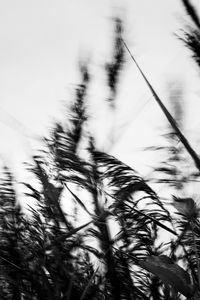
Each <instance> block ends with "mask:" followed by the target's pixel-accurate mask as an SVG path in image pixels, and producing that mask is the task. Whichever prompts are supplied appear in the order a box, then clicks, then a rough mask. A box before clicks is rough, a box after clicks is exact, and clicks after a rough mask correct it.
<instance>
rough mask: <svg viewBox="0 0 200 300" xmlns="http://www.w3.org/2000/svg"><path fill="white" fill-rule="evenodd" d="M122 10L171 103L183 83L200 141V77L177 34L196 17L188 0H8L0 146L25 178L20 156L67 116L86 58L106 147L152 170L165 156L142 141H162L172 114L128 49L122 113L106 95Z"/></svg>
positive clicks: (132, 44) (2, 28)
mask: <svg viewBox="0 0 200 300" xmlns="http://www.w3.org/2000/svg"><path fill="white" fill-rule="evenodd" d="M197 2H198V1H194V3H197ZM116 15H117V16H120V17H122V19H123V20H124V21H125V22H124V25H125V39H126V42H127V44H128V46H129V48H130V50H131V51H132V52H133V54H134V55H135V57H136V59H137V60H138V62H139V64H140V66H141V68H142V69H143V70H144V72H145V74H146V75H147V77H148V78H149V80H150V81H151V83H152V85H153V86H154V88H155V89H156V91H157V92H158V94H159V95H160V96H161V99H162V100H163V102H164V103H165V104H166V105H167V106H168V107H170V106H169V103H168V97H169V91H168V86H169V83H172V82H178V83H179V84H180V85H181V86H182V88H183V99H184V104H183V105H184V107H185V108H186V109H185V110H186V112H187V117H186V129H185V134H186V136H187V137H188V138H189V140H191V144H192V145H194V146H195V147H197V146H198V143H199V137H198V136H199V128H200V123H199V117H198V115H199V109H200V104H199V103H200V102H199V101H200V100H199V99H200V88H199V80H200V78H199V77H198V76H199V74H198V70H197V68H196V66H195V64H194V62H193V61H192V60H191V58H190V53H189V52H188V50H187V49H185V48H184V45H183V43H182V42H181V41H180V40H178V38H177V37H176V36H175V34H178V35H181V34H182V32H181V29H182V28H183V26H184V25H185V24H186V23H187V20H188V19H187V16H186V14H185V11H184V9H183V7H182V5H181V1H174V0H168V1H165V0H148V1H147V0H146V1H145V0H123V1H116V0H115V1H114V0H113V1H111V0H110V1H108V0H95V1H94V0H59V1H55V0H34V1H27V0H18V1H15V0H7V1H1V2H0V66H1V68H0V141H1V142H0V154H1V157H2V159H3V161H5V162H6V163H8V164H9V165H10V166H11V167H12V168H13V170H14V172H15V175H16V177H17V179H18V180H21V179H22V178H23V171H22V167H21V162H22V161H24V160H27V159H29V158H30V156H31V154H32V153H33V152H32V151H33V149H35V148H36V147H39V145H40V142H39V140H40V138H41V137H42V136H43V135H45V134H47V133H48V130H49V128H50V126H51V125H52V122H53V120H56V119H62V118H63V107H64V106H63V105H64V103H67V102H68V101H69V100H70V99H71V97H72V94H73V90H74V87H75V84H77V83H79V77H78V60H79V59H80V58H87V59H89V62H90V70H91V75H92V82H91V88H90V91H89V98H90V103H91V113H92V120H93V122H92V130H93V132H94V133H95V135H96V136H98V146H99V147H100V148H101V149H103V150H105V151H109V152H110V153H112V154H113V155H116V156H117V157H119V158H120V159H121V160H123V161H124V162H126V163H128V164H130V165H131V166H132V167H134V168H136V169H138V170H139V171H140V172H141V173H142V174H144V175H145V174H146V173H147V172H148V171H149V169H150V168H151V166H153V164H154V162H155V161H156V155H157V154H155V153H148V152H146V151H145V152H144V151H143V148H144V147H147V146H153V145H156V144H157V145H159V143H162V138H161V134H162V133H163V129H166V126H167V125H166V124H167V121H165V118H164V116H163V115H162V112H161V111H160V109H159V107H158V106H157V104H156V103H155V102H154V100H153V98H152V96H151V94H150V93H149V91H148V88H147V87H146V85H145V83H144V82H143V80H142V78H141V76H140V74H139V73H138V71H137V69H136V67H135V65H134V64H133V62H132V61H131V59H130V57H129V56H128V54H126V63H125V69H124V70H123V71H122V74H121V78H120V87H119V93H118V96H117V110H116V113H115V115H114V114H113V113H111V111H110V109H109V108H108V104H106V102H105V99H106V97H108V90H107V89H106V88H105V84H106V78H105V72H104V69H103V68H104V64H105V62H108V61H109V58H111V57H112V38H113V24H112V22H111V19H112V17H114V16H116ZM113 122H114V125H113ZM113 129H114V131H113ZM111 141H112V143H111ZM197 150H198V149H197Z"/></svg>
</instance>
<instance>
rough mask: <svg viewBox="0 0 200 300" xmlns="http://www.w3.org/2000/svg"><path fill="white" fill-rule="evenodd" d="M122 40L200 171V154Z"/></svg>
mask: <svg viewBox="0 0 200 300" xmlns="http://www.w3.org/2000/svg"><path fill="white" fill-rule="evenodd" d="M122 41H123V44H124V46H125V48H126V49H127V51H128V53H129V54H130V56H131V58H132V60H133V61H134V63H135V65H136V67H137V68H138V70H139V72H140V74H141V75H142V77H143V79H144V81H145V82H146V84H147V86H148V87H149V89H150V91H151V92H152V94H153V96H154V99H155V100H156V102H157V103H158V105H159V106H160V108H161V110H162V111H163V113H164V115H165V116H166V118H167V120H168V121H169V123H170V125H171V126H172V128H173V129H174V131H175V133H176V135H177V137H178V138H179V139H180V141H181V142H182V144H183V145H184V147H185V148H186V150H187V152H188V153H189V154H190V156H191V157H192V159H193V161H194V163H195V165H196V167H197V169H198V170H199V171H200V159H199V156H198V155H197V153H196V152H195V151H194V149H193V148H192V147H191V145H190V143H189V142H188V140H187V139H186V137H185V136H184V135H183V133H182V132H181V130H180V129H179V127H178V126H177V124H176V121H175V120H174V118H173V117H172V115H171V114H170V112H169V111H168V109H167V108H166V107H165V105H164V104H163V102H162V101H161V99H160V98H159V96H158V95H157V93H156V91H155V90H154V88H153V87H152V85H151V84H150V82H149V80H148V79H147V77H146V76H145V74H144V73H143V71H142V69H141V68H140V66H139V64H138V63H137V61H136V59H135V58H134V56H133V54H132V53H131V51H130V50H129V48H128V46H127V44H126V43H125V41H124V40H122Z"/></svg>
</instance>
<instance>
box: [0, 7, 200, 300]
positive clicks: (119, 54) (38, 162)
mask: <svg viewBox="0 0 200 300" xmlns="http://www.w3.org/2000/svg"><path fill="white" fill-rule="evenodd" d="M183 3H184V5H185V8H186V9H187V11H188V13H189V14H190V16H191V18H192V20H193V21H194V25H195V26H197V27H198V26H199V21H198V20H199V19H198V16H197V15H196V13H195V10H194V8H193V7H192V5H191V4H190V2H189V1H183ZM122 32H123V31H122V22H121V21H120V20H119V19H116V39H115V43H116V47H119V48H118V50H117V51H115V54H114V60H113V62H112V63H110V64H109V65H108V66H109V67H108V68H107V72H108V73H107V75H108V84H109V87H110V89H111V94H112V105H113V101H114V99H115V97H114V96H115V93H116V91H117V89H116V85H117V83H118V79H119V70H120V69H121V68H122V65H123V61H124V49H125V48H123V47H122V46H123V40H122V38H123V37H122ZM197 33H198V34H199V28H195V29H191V31H190V32H189V33H187V34H186V35H185V42H186V43H187V45H188V46H189V47H190V48H191V49H192V51H193V53H194V55H195V60H196V61H197V62H198V59H200V53H199V52H198V51H199V50H198V47H199V46H198V45H199V40H197ZM191 40H193V42H194V44H193V43H191ZM125 45H126V44H125ZM197 50H198V51H197ZM137 66H138V65H137ZM138 67H139V66H138ZM140 71H141V69H140ZM80 73H81V78H82V79H81V83H80V84H79V85H78V86H77V88H76V93H75V100H74V102H73V104H72V106H71V107H70V116H69V122H68V124H67V125H62V124H56V125H55V127H54V129H53V130H52V135H51V138H49V139H46V140H45V143H46V151H45V152H44V154H43V155H38V156H35V157H34V158H33V161H34V163H33V164H32V165H31V167H30V171H31V172H32V173H33V174H34V175H35V177H36V179H37V184H36V185H34V184H30V183H24V186H25V188H26V192H25V195H26V196H27V197H32V198H34V199H35V201H36V205H35V206H34V207H32V208H30V212H31V214H30V216H29V217H28V216H26V215H24V214H22V211H21V207H20V205H19V204H17V203H18V202H17V197H16V193H15V185H14V179H13V177H12V175H11V172H10V171H9V170H8V169H7V168H6V167H5V169H4V171H3V173H2V176H1V181H0V237H1V238H0V267H1V268H0V297H1V299H13V300H22V299H33V300H34V299H35V300H45V299H50V300H51V299H52V300H56V299H57V300H60V299H63V300H64V299H68V300H70V299H71V300H75V299H80V300H83V299H85V300H86V299H88V300H89V299H97V300H98V299H99V300H100V299H113V300H114V299H115V300H120V299H130V300H131V299H155V300H158V299H160V300H161V299H166V300H167V299H183V298H187V299H199V288H200V285H199V283H200V261H199V257H200V223H199V211H198V207H197V205H196V204H195V202H194V200H193V199H192V198H180V197H178V195H177V196H174V197H173V205H174V207H175V208H176V210H177V211H178V213H179V218H177V217H174V216H171V214H170V213H169V211H168V210H167V209H166V207H165V205H164V204H163V203H162V201H161V199H160V198H159V195H157V194H156V193H155V192H154V191H153V189H152V188H151V187H150V185H149V184H148V183H147V182H145V180H144V179H143V178H142V177H141V176H139V175H138V173H137V172H136V171H135V170H133V169H132V168H130V167H129V166H127V165H126V164H124V163H123V162H121V161H119V160H118V159H117V158H115V157H113V156H111V155H108V154H106V153H103V152H100V151H99V150H98V149H96V146H95V139H94V137H92V136H90V134H89V132H87V134H86V132H85V131H86V128H87V126H84V125H85V123H87V112H86V110H87V105H86V99H87V90H88V87H89V84H90V76H89V70H88V66H87V65H85V64H81V68H80ZM143 75H144V74H143ZM144 79H145V80H146V82H147V84H148V86H149V88H150V89H151V91H152V92H153V95H154V97H155V100H156V101H157V102H158V104H159V105H160V107H161V109H162V110H163V112H164V114H165V115H166V117H167V119H168V121H169V123H170V124H171V126H172V129H173V134H172V135H171V137H174V135H176V136H177V137H178V138H179V139H180V140H181V142H182V144H183V147H185V149H186V151H188V153H189V154H190V155H191V157H192V159H193V160H194V162H195V164H196V166H197V168H198V170H200V167H199V166H200V161H199V157H198V155H197V154H196V152H195V151H194V150H193V148H192V147H191V146H190V145H189V143H188V141H187V140H186V138H185V137H184V135H183V134H182V132H181V130H180V129H179V128H178V126H177V123H176V122H175V120H174V118H173V117H172V116H171V114H170V113H169V112H168V111H167V109H166V108H165V106H164V105H163V103H162V101H161V100H160V98H159V97H158V95H157V94H156V92H155V91H154V90H153V87H152V86H151V85H150V83H149V81H148V80H147V79H146V77H145V76H144ZM82 144H84V147H85V152H84V155H83V154H82V152H81V151H80V149H81V147H82ZM177 153H178V152H177ZM177 155H178V154H177ZM173 159H174V160H177V159H176V158H175V157H173ZM161 171H162V172H163V173H164V172H165V170H161ZM168 175H169V174H168ZM170 176H171V177H173V176H174V173H173V172H171V173H170ZM165 183H166V184H170V181H169V182H168V181H167V180H166V181H165ZM179 186H180V185H179ZM179 189H180V187H179V188H178V189H177V191H178V190H179ZM83 191H84V194H83ZM71 203H73V207H75V209H74V211H73V212H74V214H73V215H72V216H71V215H70V212H69V209H68V208H69V206H72V204H71ZM79 210H80V211H81V212H82V213H84V214H85V215H86V216H87V222H85V223H83V222H82V223H80V224H78V222H77V219H78V218H79ZM113 224H114V225H113ZM113 226H115V227H116V228H117V234H114V233H113V230H112V227H113ZM164 232H168V233H169V235H170V238H169V241H168V242H163V241H161V239H160V234H161V233H164ZM91 241H92V242H91ZM94 242H95V245H96V246H95V247H94Z"/></svg>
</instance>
